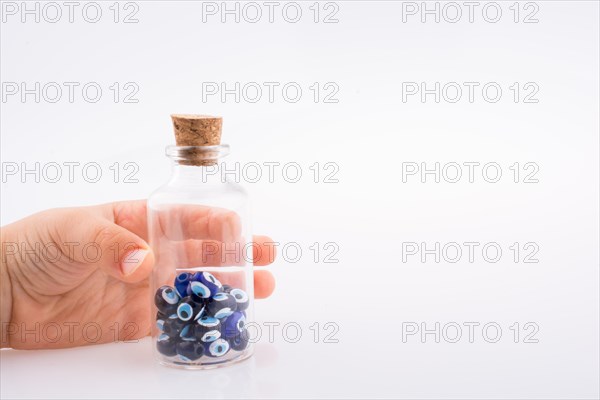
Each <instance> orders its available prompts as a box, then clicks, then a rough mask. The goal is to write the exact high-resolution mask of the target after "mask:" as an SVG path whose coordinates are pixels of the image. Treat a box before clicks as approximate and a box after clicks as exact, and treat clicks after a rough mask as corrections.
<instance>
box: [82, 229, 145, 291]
mask: <svg viewBox="0 0 600 400" xmlns="http://www.w3.org/2000/svg"><path fill="white" fill-rule="evenodd" d="M94 230H95V232H94V238H95V242H96V243H97V244H98V246H99V247H100V258H99V260H98V261H96V262H95V264H96V265H97V266H98V267H99V268H100V269H102V270H103V271H104V272H105V273H107V274H108V275H110V276H113V277H115V278H117V279H119V280H121V281H124V282H129V283H134V282H139V281H141V280H142V279H144V278H146V277H148V275H149V274H150V272H151V271H152V266H153V265H154V254H153V253H152V250H151V249H150V246H149V245H148V243H146V241H145V240H143V239H142V238H140V237H139V236H137V235H136V234H134V233H133V232H131V231H128V230H127V229H125V228H123V227H121V226H119V225H116V224H114V223H112V222H110V221H107V220H102V219H101V220H100V221H99V222H98V224H97V225H96V227H95V229H94Z"/></svg>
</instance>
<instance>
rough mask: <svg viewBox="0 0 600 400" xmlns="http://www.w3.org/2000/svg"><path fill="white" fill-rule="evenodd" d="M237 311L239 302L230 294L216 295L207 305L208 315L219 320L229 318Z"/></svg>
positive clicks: (221, 293)
mask: <svg viewBox="0 0 600 400" xmlns="http://www.w3.org/2000/svg"><path fill="white" fill-rule="evenodd" d="M236 309H237V302H236V301H235V298H234V297H233V296H232V295H230V294H229V293H224V292H220V293H217V294H215V295H214V296H213V298H212V299H211V300H210V302H209V303H208V304H207V305H206V310H207V311H208V314H209V315H212V316H213V317H215V318H218V319H222V318H226V317H229V316H230V315H231V314H233V312H234V311H235V310H236Z"/></svg>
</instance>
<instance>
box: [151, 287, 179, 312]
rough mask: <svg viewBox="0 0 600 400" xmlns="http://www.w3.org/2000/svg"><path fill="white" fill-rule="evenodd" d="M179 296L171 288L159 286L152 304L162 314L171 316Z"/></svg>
mask: <svg viewBox="0 0 600 400" xmlns="http://www.w3.org/2000/svg"><path fill="white" fill-rule="evenodd" d="M177 303H179V295H178V294H177V292H176V291H175V289H174V288H172V287H171V286H166V285H165V286H161V287H159V288H158V290H157V291H156V294H155V295H154V304H155V305H156V308H158V311H160V312H161V313H163V314H171V313H172V312H173V311H175V309H176V308H177Z"/></svg>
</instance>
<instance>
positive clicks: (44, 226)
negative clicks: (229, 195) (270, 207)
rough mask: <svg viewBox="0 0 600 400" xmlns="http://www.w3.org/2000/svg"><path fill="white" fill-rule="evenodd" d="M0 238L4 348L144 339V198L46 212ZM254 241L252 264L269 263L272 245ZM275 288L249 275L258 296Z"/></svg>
mask: <svg viewBox="0 0 600 400" xmlns="http://www.w3.org/2000/svg"><path fill="white" fill-rule="evenodd" d="M192 220H193V219H192ZM218 223H219V221H218V220H216V221H212V224H213V225H214V224H218ZM1 236H2V249H1V252H2V254H1V258H2V259H1V264H0V279H1V281H0V288H1V292H0V294H1V304H0V311H1V315H0V317H1V322H2V347H12V348H16V349H39V348H64V347H73V346H81V345H85V344H90V343H107V342H111V341H116V340H134V339H139V338H141V337H144V336H146V335H148V334H149V332H150V326H151V320H152V318H151V315H150V307H149V301H150V299H151V294H150V292H149V291H150V288H149V279H148V277H149V274H150V272H151V271H152V267H153V265H154V254H153V253H152V251H151V249H150V246H149V245H148V243H147V240H148V231H147V214H146V201H145V200H139V201H124V202H116V203H108V204H103V205H98V206H91V207H78V208H62V209H53V210H47V211H43V212H40V213H38V214H34V215H32V216H29V217H27V218H25V219H22V220H20V221H17V222H15V223H13V224H10V225H7V226H5V227H3V228H2V230H1ZM253 241H254V243H255V245H256V246H258V249H257V248H256V247H255V246H253V250H255V251H254V265H256V266H264V265H268V264H270V263H272V262H273V259H274V254H273V251H272V247H269V249H266V245H265V244H266V243H272V241H271V239H269V238H268V237H265V236H255V237H254V240H253ZM76 244H78V246H77V247H75V246H76ZM15 247H16V249H15ZM123 249H126V251H123ZM15 250H17V251H15ZM98 250H99V251H98ZM91 260H93V261H91ZM126 260H128V261H127V262H126ZM131 260H134V261H135V262H130V261H131ZM274 288H275V280H274V278H273V276H272V275H271V273H270V272H268V271H266V270H256V271H254V292H255V297H256V298H265V297H268V296H269V295H270V294H271V293H272V292H273V290H274Z"/></svg>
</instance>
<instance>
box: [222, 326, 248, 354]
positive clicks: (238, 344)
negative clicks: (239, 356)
mask: <svg viewBox="0 0 600 400" xmlns="http://www.w3.org/2000/svg"><path fill="white" fill-rule="evenodd" d="M227 340H228V341H229V345H230V346H231V349H232V350H236V351H242V350H245V349H246V347H248V331H247V330H244V331H243V332H241V333H239V334H237V335H235V336H233V337H230V338H229V339H227Z"/></svg>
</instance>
